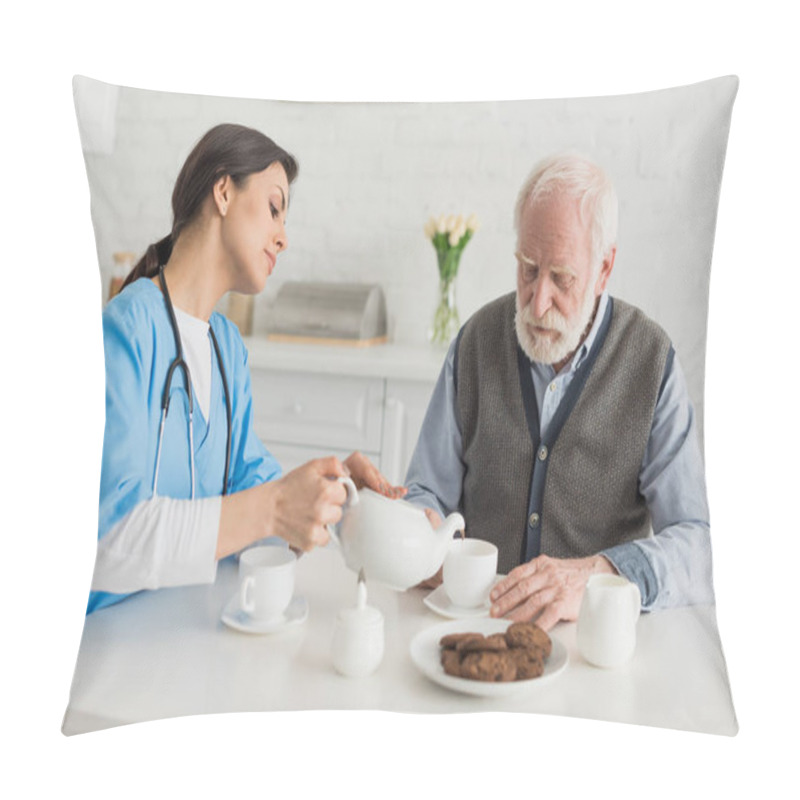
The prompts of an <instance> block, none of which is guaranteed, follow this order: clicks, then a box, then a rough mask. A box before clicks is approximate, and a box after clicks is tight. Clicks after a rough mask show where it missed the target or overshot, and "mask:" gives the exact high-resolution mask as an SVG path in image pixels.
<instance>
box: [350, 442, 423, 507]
mask: <svg viewBox="0 0 800 800" xmlns="http://www.w3.org/2000/svg"><path fill="white" fill-rule="evenodd" d="M344 466H345V468H346V469H347V471H348V472H349V473H350V477H351V478H352V479H353V483H355V485H356V489H363V488H364V487H365V486H366V487H367V488H368V489H372V491H374V492H378V493H379V494H382V495H384V496H385V497H390V498H391V499H392V500H396V499H397V498H398V497H404V496H405V495H406V493H407V492H408V489H406V487H405V486H392V485H391V484H390V483H389V481H387V480H386V478H384V477H383V475H382V474H381V471H380V470H379V469H378V468H377V467H376V466H375V465H374V464H373V463H372V462H371V461H370V460H369V459H368V458H367V457H366V456H365V455H364V454H363V453H360V452H358V451H356V452H355V453H351V454H350V455H349V456H348V457H347V458H346V459H345V460H344Z"/></svg>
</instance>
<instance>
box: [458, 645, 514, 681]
mask: <svg viewBox="0 0 800 800" xmlns="http://www.w3.org/2000/svg"><path fill="white" fill-rule="evenodd" d="M516 675H517V664H516V661H515V660H514V658H513V657H512V656H511V654H510V653H509V652H508V651H506V652H492V651H491V650H481V651H479V652H474V653H467V654H466V655H465V656H464V657H463V658H462V659H461V677H462V678H469V679H470V680H476V681H491V682H498V681H513V680H514V678H515V677H516Z"/></svg>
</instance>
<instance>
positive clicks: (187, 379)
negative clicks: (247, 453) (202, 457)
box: [153, 266, 231, 500]
mask: <svg viewBox="0 0 800 800" xmlns="http://www.w3.org/2000/svg"><path fill="white" fill-rule="evenodd" d="M158 279H159V280H160V281H161V289H162V290H163V292H164V302H165V303H166V306H167V313H168V314H169V324H170V326H171V327H172V335H173V336H174V337H175V349H176V350H177V353H178V354H177V356H176V357H175V359H174V360H173V362H172V363H171V364H170V365H169V369H168V370H167V380H166V383H165V384H164V394H163V395H162V397H161V424H160V425H159V428H158V448H157V450H156V472H155V475H154V476H153V497H155V496H156V487H157V486H158V468H159V465H160V464H161V442H162V440H163V438H164V423H165V422H166V421H167V412H168V411H169V394H170V388H171V386H172V375H173V373H174V372H175V370H176V369H179V370H180V371H181V372H182V373H183V383H184V385H185V387H186V396H187V397H188V399H189V469H190V471H191V474H192V494H191V499H192V500H194V424H193V413H194V402H193V401H192V380H191V376H190V375H189V365H188V364H187V363H186V361H185V360H184V358H183V348H182V347H181V336H180V333H179V332H178V321H177V320H176V319H175V309H174V308H173V307H172V300H171V299H170V296H169V290H168V289H167V282H166V280H165V279H164V267H163V266H159V268H158ZM208 332H209V334H211V343H212V344H213V345H214V353H215V354H216V357H217V364H218V366H219V374H220V377H221V378H222V390H223V393H224V395H225V417H226V420H227V423H228V438H227V442H226V444H225V473H224V476H223V478H222V494H227V493H228V466H229V464H230V460H231V400H230V396H229V394H228V380H227V378H226V376H225V367H224V366H223V365H222V355H221V353H220V351H219V343H218V342H217V337H216V336H215V335H214V329H213V328H212V327H211V325H210V324H209V326H208Z"/></svg>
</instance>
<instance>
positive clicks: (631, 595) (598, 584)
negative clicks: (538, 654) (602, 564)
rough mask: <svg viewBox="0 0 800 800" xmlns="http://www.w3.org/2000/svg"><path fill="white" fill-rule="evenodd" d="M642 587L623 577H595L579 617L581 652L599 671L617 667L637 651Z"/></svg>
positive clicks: (588, 588) (585, 594)
mask: <svg viewBox="0 0 800 800" xmlns="http://www.w3.org/2000/svg"><path fill="white" fill-rule="evenodd" d="M641 604H642V598H641V595H640V593H639V587H638V586H637V585H636V584H635V583H631V582H630V581H629V580H628V579H627V578H623V577H622V576H621V575H592V577H591V578H589V580H588V582H587V583H586V591H585V592H584V595H583V600H582V602H581V608H580V612H579V614H578V630H577V637H578V649H579V650H580V652H581V655H582V656H583V657H584V658H585V659H586V660H587V661H588V662H589V663H590V664H594V665H595V666H596V667H618V666H620V665H622V664H624V663H625V662H626V661H628V660H629V659H630V657H631V656H632V655H633V651H634V650H635V649H636V623H637V621H638V619H639V611H640V609H641Z"/></svg>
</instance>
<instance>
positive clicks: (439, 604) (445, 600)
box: [422, 585, 491, 619]
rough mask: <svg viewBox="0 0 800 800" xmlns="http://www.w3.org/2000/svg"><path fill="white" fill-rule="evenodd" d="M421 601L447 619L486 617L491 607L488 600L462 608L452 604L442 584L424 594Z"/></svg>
mask: <svg viewBox="0 0 800 800" xmlns="http://www.w3.org/2000/svg"><path fill="white" fill-rule="evenodd" d="M422 602H423V603H425V605H426V606H428V608H429V609H430V610H431V611H434V612H435V613H437V614H439V615H440V616H442V617H447V618H448V619H480V618H481V617H488V616H489V609H490V608H491V604H490V603H489V601H488V600H487V601H486V602H485V603H484V604H483V605H482V606H478V607H477V608H464V607H463V606H457V605H454V604H453V603H452V602H451V600H450V598H449V597H448V596H447V592H446V591H445V590H444V586H443V585H442V586H440V587H439V588H438V589H434V590H433V591H432V592H431V593H430V594H429V595H426V596H425V597H424V598H423V599H422Z"/></svg>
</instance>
